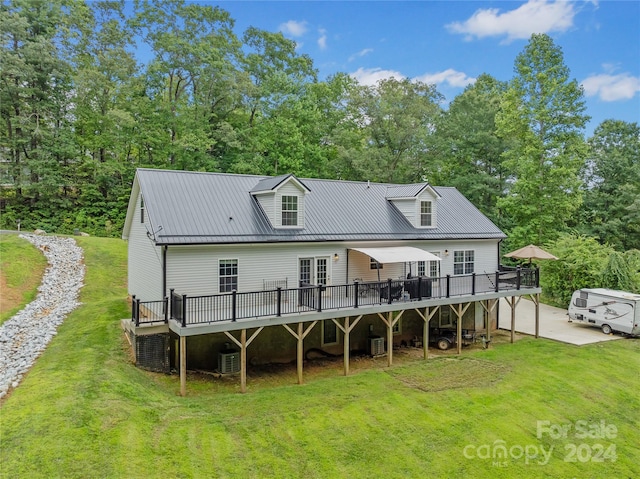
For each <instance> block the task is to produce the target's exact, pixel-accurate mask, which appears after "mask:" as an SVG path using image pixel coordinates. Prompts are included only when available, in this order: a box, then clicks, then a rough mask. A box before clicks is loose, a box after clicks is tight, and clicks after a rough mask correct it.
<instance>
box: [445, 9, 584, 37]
mask: <svg viewBox="0 0 640 479" xmlns="http://www.w3.org/2000/svg"><path fill="white" fill-rule="evenodd" d="M574 6H575V3H574V2H571V1H562V0H557V1H549V0H529V1H528V2H527V3H525V4H524V5H521V6H520V7H518V8H516V9H515V10H510V11H507V12H504V13H500V10H499V9H497V8H488V9H484V10H477V11H476V12H475V13H474V14H473V15H472V16H471V17H470V18H469V19H468V20H465V21H464V22H453V23H449V24H448V25H445V28H447V30H449V31H450V32H451V33H460V34H465V35H466V38H467V39H468V40H472V39H473V38H474V37H475V38H484V37H500V36H506V37H507V38H506V40H505V41H506V42H507V43H508V42H511V41H512V40H516V39H527V38H529V37H530V36H531V34H533V33H548V32H564V31H567V30H568V29H569V28H571V27H572V26H573V18H574V17H575V15H576V10H575V8H574Z"/></svg>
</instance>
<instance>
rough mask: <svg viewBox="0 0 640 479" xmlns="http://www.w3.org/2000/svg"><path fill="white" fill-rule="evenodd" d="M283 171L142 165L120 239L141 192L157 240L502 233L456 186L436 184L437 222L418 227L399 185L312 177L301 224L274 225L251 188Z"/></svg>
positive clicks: (460, 236) (271, 183) (307, 184)
mask: <svg viewBox="0 0 640 479" xmlns="http://www.w3.org/2000/svg"><path fill="white" fill-rule="evenodd" d="M286 177H288V175H287V176H286ZM286 177H276V178H279V179H278V180H276V178H271V177H264V176H257V175H233V174H226V173H196V172H189V171H174V170H154V169H138V170H137V172H136V177H135V179H134V185H133V188H132V199H131V201H130V202H129V210H128V212H127V219H126V220H125V228H124V231H123V238H124V239H126V238H127V237H128V231H129V228H130V226H131V221H133V218H134V217H136V214H135V213H136V212H135V211H134V210H135V199H134V198H133V195H134V194H135V195H137V192H138V191H141V192H142V196H143V198H144V204H145V215H146V218H148V221H149V223H150V225H149V228H150V229H151V230H152V231H153V232H155V235H154V237H155V241H156V244H158V245H171V244H215V243H219V244H223V243H266V242H299V241H376V240H440V239H483V238H496V239H501V238H505V235H504V233H503V232H502V231H500V229H499V228H498V227H497V226H496V225H495V224H493V223H492V222H491V221H490V220H489V219H488V218H487V217H486V216H484V215H483V214H482V213H481V212H480V211H479V210H478V209H477V208H476V207H475V206H473V205H472V204H471V203H470V202H469V201H468V200H467V199H466V198H465V197H464V196H463V195H462V194H460V192H459V191H458V190H456V189H455V188H449V187H444V188H443V187H433V189H434V191H435V192H436V193H437V194H438V195H439V196H440V197H439V199H438V221H437V228H432V229H418V228H415V227H413V226H412V225H411V223H410V222H409V221H408V220H407V219H406V218H405V216H404V215H403V214H402V213H401V212H400V211H399V210H398V209H397V208H396V207H395V206H394V205H393V203H392V202H391V201H388V200H387V193H388V188H389V187H390V186H392V187H393V186H399V185H390V184H384V183H369V182H356V181H340V180H322V179H313V178H308V179H304V180H303V181H304V182H302V181H300V183H301V184H302V185H303V186H304V187H305V188H307V189H308V190H310V191H312V194H310V195H307V196H306V198H305V223H304V228H301V229H295V230H287V229H276V228H274V227H273V226H272V225H271V223H270V222H269V220H268V219H267V217H266V215H265V213H264V211H263V210H262V208H261V207H260V205H259V203H258V201H257V200H256V198H255V196H254V195H253V194H251V192H252V191H253V192H254V193H255V192H256V191H265V187H266V186H269V187H270V188H275V187H277V185H278V184H280V183H281V182H282V181H284V179H286ZM257 185H260V186H259V190H256V187H257ZM265 185H266V186H265ZM421 186H424V184H421Z"/></svg>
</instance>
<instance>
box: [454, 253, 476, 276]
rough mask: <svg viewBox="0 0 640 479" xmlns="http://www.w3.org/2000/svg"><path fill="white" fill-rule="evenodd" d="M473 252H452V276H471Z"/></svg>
mask: <svg viewBox="0 0 640 479" xmlns="http://www.w3.org/2000/svg"><path fill="white" fill-rule="evenodd" d="M474 262H475V252H474V251H473V250H472V249H468V250H458V251H454V252H453V274H471V273H473V271H474V268H475V265H474Z"/></svg>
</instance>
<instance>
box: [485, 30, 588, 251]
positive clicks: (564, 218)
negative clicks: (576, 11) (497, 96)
mask: <svg viewBox="0 0 640 479" xmlns="http://www.w3.org/2000/svg"><path fill="white" fill-rule="evenodd" d="M515 74H516V76H515V77H514V78H513V80H512V81H511V82H510V85H509V88H508V90H507V92H506V93H505V95H504V97H503V101H502V104H501V111H500V112H499V113H498V115H497V117H496V123H497V126H498V134H499V135H500V136H501V137H502V138H504V139H505V141H507V142H508V145H509V148H508V150H507V151H506V152H505V153H504V155H503V157H504V166H505V168H507V169H508V170H509V171H510V172H512V177H511V178H510V182H511V186H510V188H509V191H508V194H507V195H506V196H505V197H504V198H500V200H499V201H498V207H499V208H501V209H503V211H504V214H505V215H507V216H509V217H510V219H511V220H512V221H513V223H514V224H515V225H516V226H515V227H514V228H513V229H512V230H511V231H510V236H511V237H512V239H513V243H514V245H517V244H526V243H538V244H542V243H544V242H546V241H548V240H551V239H554V238H555V237H556V236H557V235H558V234H559V233H560V232H561V231H563V229H566V227H567V224H568V222H569V221H570V220H571V218H572V216H573V214H574V213H575V211H576V210H577V209H578V207H579V206H580V203H581V190H580V184H581V183H580V179H579V175H578V173H579V170H580V167H581V165H582V164H583V162H584V159H585V157H586V145H585V142H584V140H583V133H582V132H583V130H584V127H585V124H586V122H587V120H588V117H587V116H586V115H585V114H584V111H585V103H584V100H583V91H582V87H581V86H580V85H579V84H578V82H577V81H576V80H570V79H569V69H568V68H567V67H566V66H565V64H564V60H563V55H562V51H561V49H560V48H559V47H558V46H556V45H555V44H554V43H553V40H552V39H551V38H550V37H549V36H547V35H545V34H534V35H532V37H531V39H530V41H529V43H528V45H527V46H526V47H525V49H524V51H523V52H522V53H520V54H519V55H518V57H517V58H516V62H515Z"/></svg>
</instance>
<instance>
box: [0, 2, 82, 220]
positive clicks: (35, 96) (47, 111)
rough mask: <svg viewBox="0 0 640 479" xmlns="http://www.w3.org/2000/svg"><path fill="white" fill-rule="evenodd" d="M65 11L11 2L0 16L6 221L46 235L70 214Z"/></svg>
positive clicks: (47, 5) (50, 4) (0, 111)
mask: <svg viewBox="0 0 640 479" xmlns="http://www.w3.org/2000/svg"><path fill="white" fill-rule="evenodd" d="M64 3H65V4H66V3H67V2H64ZM65 4H63V2H62V1H56V2H50V1H23V0H16V1H14V2H10V3H9V4H6V3H3V4H2V7H1V8H0V33H1V35H2V48H1V50H0V65H2V69H1V70H0V86H1V87H0V119H1V120H0V121H1V128H0V130H1V131H0V148H1V150H2V154H3V156H4V155H6V157H7V158H6V160H7V161H6V164H7V165H8V171H7V172H6V174H5V176H6V177H7V180H8V181H9V182H10V184H11V185H12V192H13V193H14V196H12V197H11V198H10V199H9V200H10V201H9V211H8V213H9V216H10V217H11V216H19V217H21V219H23V220H24V221H23V225H24V226H25V227H27V228H29V227H47V226H48V225H49V224H50V223H49V218H50V217H52V216H55V212H56V211H58V210H60V209H67V208H69V207H70V206H71V204H70V201H69V198H68V193H69V191H70V188H69V187H70V184H69V180H68V178H67V176H66V175H67V172H68V168H67V167H68V166H69V165H70V163H72V160H73V157H74V156H75V150H74V148H73V141H72V133H71V132H72V126H71V123H72V111H71V107H72V105H71V102H70V97H71V66H70V64H69V63H68V62H67V61H66V60H65V54H64V51H63V50H64V47H65V44H66V43H65V41H66V39H65V38H64V35H65V34H66V33H67V32H68V31H69V29H70V24H69V20H70V19H69V16H68V15H67V13H66V10H65V9H64V8H63V7H64V6H66V5H65ZM4 221H5V222H6V220H4Z"/></svg>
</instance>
